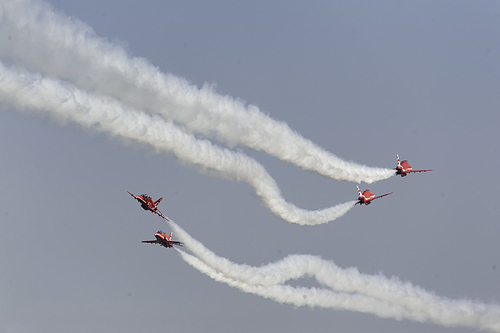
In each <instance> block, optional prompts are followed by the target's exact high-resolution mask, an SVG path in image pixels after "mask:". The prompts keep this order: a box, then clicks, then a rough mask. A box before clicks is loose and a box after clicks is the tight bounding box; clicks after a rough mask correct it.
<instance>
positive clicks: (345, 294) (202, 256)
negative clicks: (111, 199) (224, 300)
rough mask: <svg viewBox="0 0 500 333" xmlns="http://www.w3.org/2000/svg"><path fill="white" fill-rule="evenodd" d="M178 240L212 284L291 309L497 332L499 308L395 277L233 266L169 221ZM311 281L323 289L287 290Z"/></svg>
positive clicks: (286, 263)
mask: <svg viewBox="0 0 500 333" xmlns="http://www.w3.org/2000/svg"><path fill="white" fill-rule="evenodd" d="M170 225H171V227H172V229H173V231H174V233H175V234H176V236H177V238H178V239H180V240H181V241H183V242H184V245H185V246H186V248H187V249H188V250H189V251H191V252H192V253H193V254H194V256H193V255H189V254H187V253H185V252H183V251H181V250H178V251H179V253H180V254H181V257H182V259H183V260H185V261H186V262H187V263H188V264H189V265H191V266H193V267H194V268H196V269H197V270H199V271H200V272H202V273H204V274H206V275H208V276H209V277H211V278H212V279H214V280H216V281H218V282H222V283H226V284H227V285H229V286H231V287H234V288H237V289H239V290H241V291H243V292H246V293H251V294H255V295H259V296H262V297H265V298H269V299H272V300H274V301H277V302H280V303H286V304H292V305H295V306H305V305H307V306H310V307H316V306H317V307H323V308H331V309H338V310H351V311H357V312H364V313H371V314H374V315H376V316H378V317H382V318H394V319H397V320H400V319H409V320H413V321H417V322H433V323H436V324H439V325H443V326H447V327H456V326H465V327H472V328H479V329H482V330H489V331H492V332H500V306H498V305H496V304H495V305H486V304H483V303H478V302H472V301H470V300H465V299H463V300H450V299H446V298H442V297H439V296H436V295H435V294H432V293H430V292H428V291H426V290H425V289H423V288H421V287H418V286H414V285H412V284H411V283H409V282H402V281H401V280H399V279H398V278H396V277H392V278H390V279H389V278H387V277H385V276H383V275H381V274H380V275H375V276H373V275H367V274H363V273H360V272H359V271H358V270H357V269H356V268H348V269H342V268H340V267H338V266H337V265H335V264H334V263H333V262H331V261H327V260H323V259H321V258H319V257H316V256H311V255H292V256H288V257H286V258H285V259H283V260H281V261H278V262H275V263H270V264H268V265H266V266H262V267H253V266H249V265H238V264H235V263H233V262H231V261H229V260H228V259H226V258H222V257H219V256H217V255H216V254H215V253H213V252H212V251H210V250H209V249H207V248H206V247H205V246H203V244H201V243H200V242H198V241H197V240H195V239H193V238H192V237H191V236H190V235H189V234H188V233H186V232H185V231H184V230H183V229H182V228H181V227H179V226H178V225H177V224H175V223H174V222H172V221H170ZM303 277H314V278H315V279H316V281H317V282H318V283H319V284H321V285H322V286H323V287H324V288H304V287H292V286H290V285H287V284H285V282H287V281H288V280H294V279H299V278H303Z"/></svg>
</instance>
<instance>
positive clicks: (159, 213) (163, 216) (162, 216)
mask: <svg viewBox="0 0 500 333" xmlns="http://www.w3.org/2000/svg"><path fill="white" fill-rule="evenodd" d="M152 212H153V213H155V214H157V215H158V216H159V217H161V218H162V219H164V220H167V221H168V222H170V220H169V219H167V218H166V217H165V215H163V214H162V212H160V211H159V210H158V209H156V210H152Z"/></svg>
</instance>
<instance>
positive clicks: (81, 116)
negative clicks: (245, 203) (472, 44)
mask: <svg viewBox="0 0 500 333" xmlns="http://www.w3.org/2000/svg"><path fill="white" fill-rule="evenodd" d="M0 103H3V104H8V105H13V106H14V107H16V108H21V109H24V108H28V109H32V110H36V111H39V112H43V113H46V114H49V115H51V116H53V117H56V118H57V119H62V120H69V121H74V122H76V123H78V124H80V125H81V126H83V127H86V128H93V129H96V130H99V131H102V132H106V133H108V134H110V135H114V136H118V137H121V138H125V139H128V140H134V141H136V142H139V143H142V144H148V145H150V146H152V147H154V148H155V149H157V150H158V151H161V152H166V153H172V154H174V155H175V156H176V157H177V158H179V159H180V160H181V161H183V162H186V163H190V164H192V165H196V166H200V167H203V168H207V169H210V170H214V171H215V172H217V175H218V176H219V177H222V178H229V179H233V180H238V181H243V182H246V183H247V184H249V185H250V186H253V187H254V189H255V193H256V195H257V196H258V197H259V198H260V200H261V202H262V204H263V205H264V206H266V207H268V208H269V209H270V210H271V211H272V212H273V213H274V214H276V215H277V216H279V217H281V218H282V219H284V220H286V221H288V222H291V223H297V224H300V225H315V224H322V223H327V222H329V221H333V220H335V219H336V218H338V217H340V216H342V215H344V214H345V213H347V211H349V210H350V209H351V208H352V207H354V204H355V201H349V202H346V203H343V204H339V205H337V206H334V207H331V208H326V209H323V210H317V211H308V210H305V209H301V208H298V207H296V206H295V205H293V204H290V203H288V202H286V201H285V199H283V197H282V196H281V192H280V189H279V187H278V185H277V184H276V181H275V180H274V179H273V178H272V177H271V176H270V175H269V174H268V173H267V172H266V170H265V169H264V167H263V166H262V165H261V164H259V163H258V162H257V161H255V160H253V159H251V158H250V157H248V156H246V155H244V154H240V153H236V152H233V151H231V150H229V149H223V148H220V147H217V146H215V145H213V144H212V143H211V142H210V141H208V140H198V139H196V138H195V137H194V136H192V135H189V134H186V133H184V132H183V131H182V130H181V129H179V128H177V127H176V126H175V125H173V124H171V123H167V122H165V121H164V120H163V119H162V118H160V117H158V116H156V117H155V116H151V115H147V114H144V113H139V112H135V111H133V110H132V109H128V108H127V107H125V106H124V105H123V104H121V103H120V102H118V101H116V100H112V99H110V98H108V97H97V96H95V95H91V94H89V93H86V92H83V91H81V90H79V89H78V88H76V87H74V86H72V85H70V84H68V83H64V82H60V81H55V80H52V79H47V78H44V77H42V76H41V75H36V74H31V73H27V72H15V71H12V70H9V69H8V68H7V67H5V66H4V65H3V64H2V63H0Z"/></svg>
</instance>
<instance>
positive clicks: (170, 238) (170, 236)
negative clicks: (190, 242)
mask: <svg viewBox="0 0 500 333" xmlns="http://www.w3.org/2000/svg"><path fill="white" fill-rule="evenodd" d="M167 240H172V231H171V232H170V234H169V235H168V237H167Z"/></svg>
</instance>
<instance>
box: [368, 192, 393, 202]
mask: <svg viewBox="0 0 500 333" xmlns="http://www.w3.org/2000/svg"><path fill="white" fill-rule="evenodd" d="M392 193H393V192H391V193H386V194H382V195H379V196H377V197H375V198H373V199H372V200H375V199H378V198H382V197H385V196H387V195H389V194H392Z"/></svg>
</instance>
